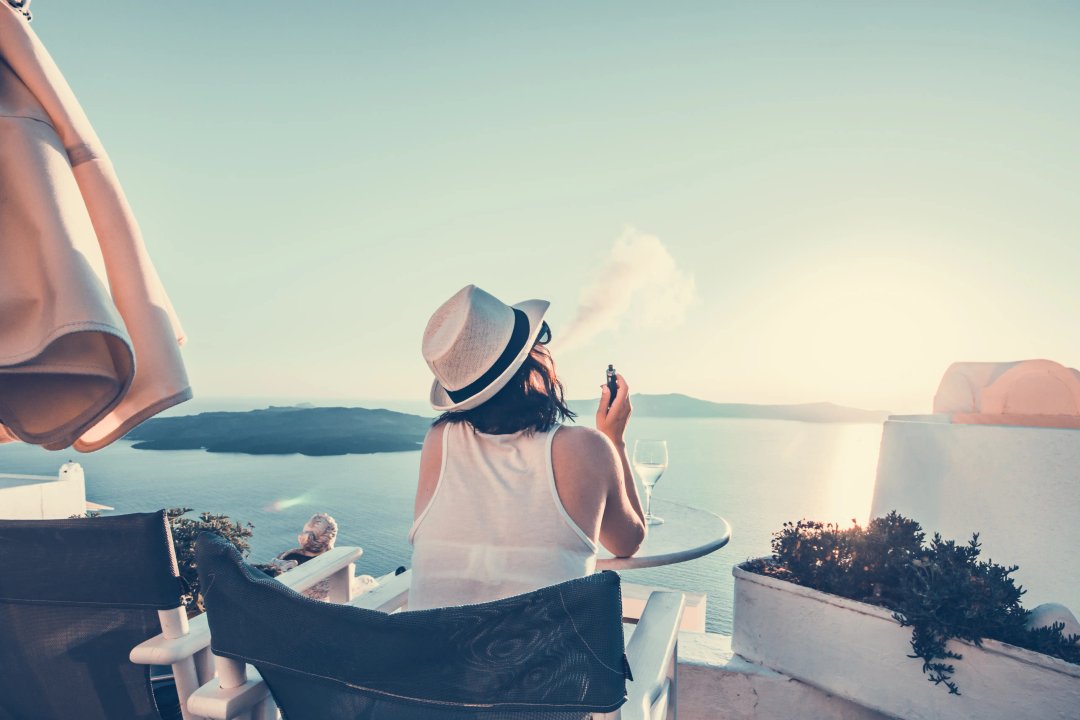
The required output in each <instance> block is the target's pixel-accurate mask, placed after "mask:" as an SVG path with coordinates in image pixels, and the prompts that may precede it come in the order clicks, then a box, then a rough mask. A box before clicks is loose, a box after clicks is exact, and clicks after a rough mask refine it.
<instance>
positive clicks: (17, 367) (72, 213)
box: [0, 1, 191, 452]
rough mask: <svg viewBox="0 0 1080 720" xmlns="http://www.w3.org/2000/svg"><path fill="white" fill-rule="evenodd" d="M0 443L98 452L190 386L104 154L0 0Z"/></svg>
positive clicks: (40, 49) (170, 317) (171, 321)
mask: <svg viewBox="0 0 1080 720" xmlns="http://www.w3.org/2000/svg"><path fill="white" fill-rule="evenodd" d="M0 60H2V61H0V442H5V441H9V440H12V439H19V440H22V441H24V442H28V443H34V444H38V445H42V446H44V447H46V448H49V449H54V450H56V449H62V448H66V447H69V446H71V445H74V446H75V449H76V450H79V451H81V452H90V451H92V450H97V449H99V448H101V447H104V446H105V445H108V444H109V443H111V442H112V441H114V440H116V439H117V438H119V437H122V436H123V435H124V433H126V432H127V431H128V430H130V429H131V428H132V427H134V426H135V425H137V424H139V423H140V422H142V421H143V420H145V419H147V418H148V417H151V416H152V415H155V414H156V413H158V412H161V411H162V410H164V409H166V408H168V407H171V406H173V405H175V404H177V403H180V402H183V401H184V400H187V399H188V398H190V397H191V388H190V385H189V384H188V379H187V373H186V372H185V370H184V365H183V362H182V360H181V358H180V350H179V346H180V345H181V344H183V342H184V332H183V329H182V328H181V327H180V323H179V321H178V320H177V317H176V313H175V312H174V310H173V308H172V303H170V301H169V298H168V296H167V295H166V293H165V290H164V288H163V287H162V285H161V280H160V279H159V278H158V275H157V272H156V271H155V269H154V266H153V264H152V263H151V261H150V257H149V255H148V254H147V251H146V247H145V245H144V244H143V239H142V235H141V233H140V231H139V226H138V224H137V222H136V220H135V217H134V215H133V214H132V212H131V208H130V207H129V205H128V203H127V200H126V199H125V197H124V193H123V190H122V189H121V187H120V183H119V181H118V180H117V177H116V174H115V173H114V171H113V168H112V164H111V163H110V162H109V158H108V156H107V155H106V153H105V151H104V149H103V148H102V146H101V142H100V141H99V140H98V137H97V135H96V133H95V132H94V129H93V127H91V125H90V123H89V121H88V120H87V117H86V114H85V113H84V112H83V109H82V107H81V106H80V105H79V102H78V100H76V98H75V95H74V94H73V93H72V91H71V88H70V87H69V86H68V84H67V81H65V80H64V77H63V75H62V74H61V73H60V70H59V69H58V68H57V66H56V64H55V63H54V62H53V59H52V58H51V57H50V56H49V53H48V51H47V50H46V49H45V47H44V46H43V45H42V43H41V41H40V40H39V39H38V37H37V35H36V34H35V33H34V32H33V30H31V28H30V26H29V23H28V22H27V20H26V18H25V17H24V16H23V13H21V12H20V11H19V10H16V9H14V8H12V7H10V6H9V4H8V3H7V2H3V1H0Z"/></svg>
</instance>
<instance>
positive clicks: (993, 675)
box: [732, 567, 1080, 720]
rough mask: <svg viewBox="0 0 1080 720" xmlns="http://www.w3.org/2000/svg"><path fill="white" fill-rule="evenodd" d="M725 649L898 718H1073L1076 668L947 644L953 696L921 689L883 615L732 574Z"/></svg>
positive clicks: (1077, 710) (1078, 690)
mask: <svg viewBox="0 0 1080 720" xmlns="http://www.w3.org/2000/svg"><path fill="white" fill-rule="evenodd" d="M733 574H734V575H735V628H734V634H733V636H732V649H733V650H734V651H735V652H736V653H738V654H739V655H741V656H742V657H744V658H746V659H747V660H750V661H752V662H755V663H757V664H759V665H764V666H765V667H768V668H772V669H773V670H777V671H779V672H782V673H784V674H785V675H789V676H791V677H794V678H797V679H799V680H801V681H803V682H805V683H807V684H810V685H814V686H816V687H818V688H820V689H822V690H824V691H826V692H829V693H832V694H833V695H837V696H840V697H843V698H846V699H848V700H851V701H853V702H855V703H858V704H859V705H862V706H864V707H868V708H871V709H873V710H877V711H879V712H882V713H885V714H887V715H893V716H895V717H899V718H904V719H905V720H970V719H971V718H979V720H998V719H1000V720H1016V719H1017V718H1039V719H1040V720H1058V719H1060V720H1075V719H1076V718H1080V665H1074V664H1072V663H1067V662H1065V661H1064V660H1059V659H1057V658H1052V657H1048V656H1046V655H1042V654H1040V653H1036V652H1032V651H1030V650H1023V649H1021V648H1017V647H1013V646H1012V645H1006V644H1005V643H1000V642H997V641H994V640H984V641H983V646H982V648H977V647H975V646H974V645H971V644H969V643H965V642H957V641H952V642H950V643H949V649H950V650H952V651H953V652H956V653H959V654H961V655H963V656H964V657H963V659H962V660H955V661H950V662H952V664H953V665H955V667H956V673H955V674H954V675H953V680H954V681H955V682H956V683H957V684H958V685H959V686H960V693H961V694H960V695H959V696H957V695H950V694H949V692H948V690H947V689H946V688H945V687H944V686H943V685H934V684H932V683H930V682H928V681H927V676H926V675H924V674H923V672H922V660H921V659H912V658H909V657H907V656H908V655H909V654H910V653H911V645H910V644H909V640H910V638H911V628H902V627H900V625H899V623H897V622H896V621H895V620H894V619H893V617H892V612H891V611H889V610H886V609H885V608H881V607H876V606H873V605H867V604H865V603H860V602H855V601H854V600H848V599H846V598H841V597H838V596H836V595H829V594H826V593H823V592H819V591H817V590H811V589H809V588H805V587H801V586H799V585H795V584H793V583H789V582H784V581H781V580H777V579H775V578H770V577H766V576H763V575H757V574H755V573H750V572H747V571H746V570H743V569H741V568H739V567H736V568H734V570H733Z"/></svg>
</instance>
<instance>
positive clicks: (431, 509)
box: [409, 285, 645, 610]
mask: <svg viewBox="0 0 1080 720" xmlns="http://www.w3.org/2000/svg"><path fill="white" fill-rule="evenodd" d="M547 308H548V303H547V302H546V301H544V300H527V301H525V302H522V303H518V304H517V305H514V306H513V307H510V306H507V305H505V304H503V303H502V302H501V301H499V300H498V299H497V298H495V297H493V296H492V295H490V294H488V293H486V292H484V291H483V290H481V289H480V288H477V287H475V286H473V285H469V286H467V287H465V288H463V289H462V290H460V291H459V292H458V293H456V294H455V295H454V296H453V297H452V298H450V299H449V300H447V301H446V302H445V303H444V304H443V305H442V306H441V307H440V308H439V309H438V310H436V311H435V314H434V315H432V317H431V320H430V321H429V322H428V325H427V328H426V330H425V331H424V343H423V355H424V359H425V360H426V361H427V363H428V366H429V367H430V368H431V371H432V373H434V375H435V382H434V384H433V385H432V388H431V405H432V407H433V408H434V409H436V410H439V411H441V412H442V413H443V414H442V415H441V416H440V417H439V418H438V419H437V420H436V421H435V423H434V425H433V426H432V428H431V430H430V431H429V432H428V435H427V438H426V439H425V440H424V447H423V450H422V451H421V454H420V481H419V484H418V487H417V491H416V503H415V508H414V517H415V521H414V523H413V527H412V531H411V532H410V533H409V541H410V542H411V543H412V544H413V560H412V563H413V577H412V583H411V587H410V590H409V608H410V609H415V610H420V609H425V608H431V607H444V606H450V605H468V604H473V603H479V602H486V601H489V600H495V599H498V598H502V597H509V596H511V595H516V594H519V593H523V592H528V591H530V590H535V589H537V588H540V587H544V586H546V585H553V584H555V583H558V582H562V581H564V580H569V579H571V578H575V577H581V576H583V575H587V574H589V573H592V572H593V571H594V570H595V568H596V550H597V547H598V543H601V544H603V545H604V547H606V548H607V549H608V550H610V551H611V552H612V553H613V554H615V555H619V556H628V555H632V554H634V552H636V551H637V549H638V547H639V546H640V545H641V541H642V540H643V539H644V537H645V521H644V511H643V510H642V507H641V501H640V500H639V498H638V493H637V488H636V487H635V485H634V480H633V475H632V474H631V472H630V464H629V462H628V460H627V457H626V446H625V441H624V437H623V436H624V434H625V432H626V424H627V422H628V421H629V419H630V411H631V408H630V402H629V388H628V387H627V385H626V381H625V380H624V379H623V378H622V376H619V377H618V378H617V383H618V390H617V392H616V395H615V399H614V401H613V402H611V399H610V394H609V391H608V389H607V386H606V385H605V386H603V389H602V394H601V398H600V407H599V409H598V410H597V412H596V430H593V429H591V428H584V427H565V426H563V425H561V424H560V422H561V421H563V420H567V419H572V418H573V416H574V414H573V413H572V412H571V411H570V410H569V408H567V406H566V404H565V402H564V400H563V389H562V384H561V383H560V382H559V380H558V378H557V376H556V374H555V364H554V362H553V360H552V359H551V355H550V354H549V353H548V350H547V348H546V347H545V345H546V343H547V342H548V341H549V340H550V339H551V333H550V330H549V329H548V326H547V323H545V322H544V313H545V312H546V311H547ZM609 402H610V407H609Z"/></svg>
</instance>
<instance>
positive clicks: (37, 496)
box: [0, 463, 86, 520]
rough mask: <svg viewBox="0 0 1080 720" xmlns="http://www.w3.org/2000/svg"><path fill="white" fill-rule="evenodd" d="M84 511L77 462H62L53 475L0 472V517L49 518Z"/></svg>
mask: <svg viewBox="0 0 1080 720" xmlns="http://www.w3.org/2000/svg"><path fill="white" fill-rule="evenodd" d="M85 512H86V481H85V479H84V477H83V469H82V467H81V466H80V465H79V464H78V463H64V464H63V465H61V466H60V472H59V473H58V474H57V477H54V478H50V477H47V476H36V475H0V518H4V519H7V520H49V519H58V518H66V517H71V516H72V515H81V514H83V513H85Z"/></svg>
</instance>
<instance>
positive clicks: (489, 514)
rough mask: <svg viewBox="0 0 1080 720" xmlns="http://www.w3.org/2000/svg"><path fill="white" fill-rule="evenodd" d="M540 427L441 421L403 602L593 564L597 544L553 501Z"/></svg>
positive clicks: (419, 606) (485, 593)
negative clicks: (430, 490) (434, 477)
mask: <svg viewBox="0 0 1080 720" xmlns="http://www.w3.org/2000/svg"><path fill="white" fill-rule="evenodd" d="M558 429H559V426H556V427H555V428H554V429H553V430H551V431H550V432H546V433H533V434H527V433H525V432H518V433H514V434H512V435H487V434H485V433H481V432H477V431H476V430H475V429H473V427H472V425H469V424H468V423H446V425H445V426H444V427H443V438H442V443H443V445H442V469H441V470H440V472H439V480H438V484H437V485H436V486H435V492H434V494H433V495H432V497H431V500H430V502H428V506H427V507H426V508H424V511H423V512H422V513H420V516H419V517H417V518H416V522H414V523H413V526H412V531H411V532H410V533H409V542H410V543H412V545H413V556H412V582H411V586H410V588H409V609H410V610H423V609H427V608H433V607H448V606H452V605H471V604H474V603H481V602H487V601H489V600H497V599H499V598H504V597H510V596H511V595H518V594H520V593H525V592H529V591H531V590H536V589H537V588H541V587H545V586H547V585H554V584H555V583H559V582H562V581H564V580H570V579H573V578H578V577H584V576H585V575H589V574H592V573H593V572H594V571H595V570H596V544H595V543H594V542H593V541H592V540H591V539H590V538H589V536H588V535H586V534H585V533H584V532H583V531H582V530H581V528H580V527H578V525H577V523H575V522H574V521H573V519H571V517H570V515H569V514H568V513H567V512H566V508H564V507H563V504H562V501H561V500H559V493H558V491H557V490H556V489H555V473H554V472H553V471H552V469H551V441H552V439H553V438H554V437H555V433H556V432H557V431H558Z"/></svg>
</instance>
